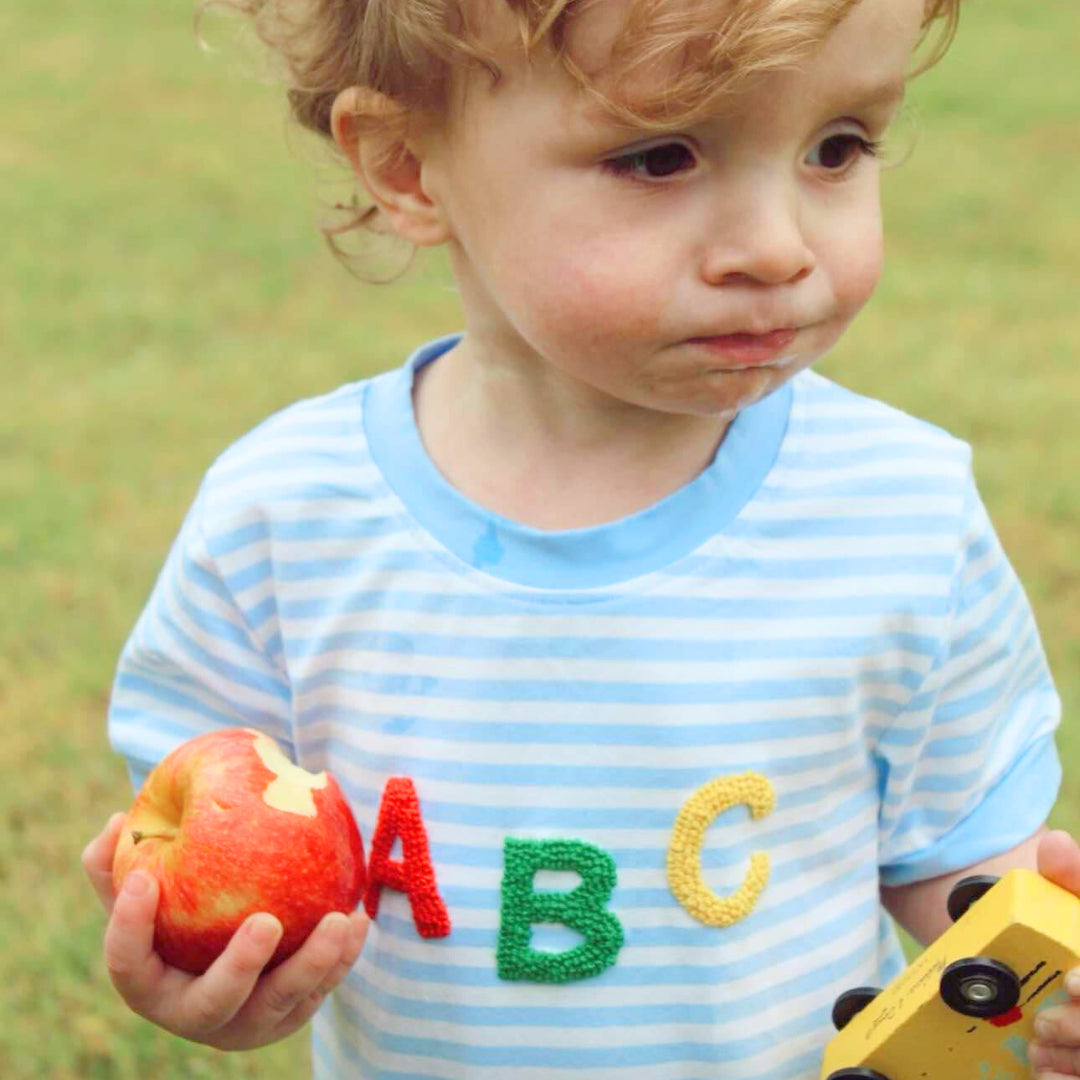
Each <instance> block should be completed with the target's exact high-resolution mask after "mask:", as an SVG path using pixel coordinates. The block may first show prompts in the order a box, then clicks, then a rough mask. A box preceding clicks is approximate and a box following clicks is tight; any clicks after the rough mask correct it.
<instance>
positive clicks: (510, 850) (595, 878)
mask: <svg viewBox="0 0 1080 1080" xmlns="http://www.w3.org/2000/svg"><path fill="white" fill-rule="evenodd" d="M503 859H504V868H503V884H502V913H501V918H500V925H499V947H498V954H497V961H498V970H499V978H500V979H508V980H529V981H531V982H542V983H564V982H574V981H576V980H577V979H587V978H589V977H590V976H592V975H599V974H600V972H602V971H604V970H606V969H607V968H609V967H611V965H612V964H614V963H615V957H616V956H617V955H618V952H619V949H621V948H622V944H623V928H622V923H620V922H619V920H618V919H617V918H616V917H615V916H614V915H613V914H612V913H611V912H610V911H605V910H604V905H605V904H606V903H607V902H608V900H609V899H610V898H611V894H612V892H613V891H614V889H615V860H614V859H613V858H612V857H611V856H610V855H609V854H608V853H607V852H606V851H604V850H603V849H601V848H598V847H594V846H593V845H592V844H586V843H585V842H584V841H583V840H516V839H514V838H513V837H507V838H506V841H505V844H504V846H503ZM540 870H571V871H573V872H574V873H576V874H578V875H580V877H581V884H580V885H579V886H578V887H577V888H576V889H573V890H572V891H571V892H568V893H562V892H560V893H556V892H536V891H535V890H534V889H533V879H534V878H535V877H536V874H537V873H538V871H540ZM534 923H561V924H562V925H564V926H568V927H570V929H572V930H576V931H577V932H578V933H579V934H581V935H582V936H583V937H584V938H585V941H584V942H583V943H582V944H581V945H578V946H576V947H575V948H573V949H569V950H568V951H566V952H560V953H547V952H540V951H539V950H537V949H533V948H531V946H530V941H531V939H532V926H533V924H534Z"/></svg>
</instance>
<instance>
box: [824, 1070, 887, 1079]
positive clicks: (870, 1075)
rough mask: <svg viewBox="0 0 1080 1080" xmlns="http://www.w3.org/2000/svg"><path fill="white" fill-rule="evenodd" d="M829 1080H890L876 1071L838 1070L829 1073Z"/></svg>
mask: <svg viewBox="0 0 1080 1080" xmlns="http://www.w3.org/2000/svg"><path fill="white" fill-rule="evenodd" d="M827 1080H889V1078H888V1077H887V1076H882V1074H881V1073H879V1072H876V1071H875V1070H874V1069H837V1071H836V1072H832V1073H829V1075H828V1077H827Z"/></svg>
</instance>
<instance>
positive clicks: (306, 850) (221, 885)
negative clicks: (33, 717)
mask: <svg viewBox="0 0 1080 1080" xmlns="http://www.w3.org/2000/svg"><path fill="white" fill-rule="evenodd" d="M135 869H141V870H145V871H148V872H149V873H151V874H153V875H154V877H156V878H157V880H158V882H159V884H160V886H161V889H160V902H159V904H158V909H157V922H156V925H155V933H154V947H155V949H156V950H157V951H158V953H160V955H161V957H162V958H163V959H164V960H165V961H166V963H169V964H172V965H173V966H174V967H178V968H183V969H184V970H185V971H191V972H194V973H196V974H201V973H202V972H204V971H205V970H206V969H207V968H208V967H209V966H210V964H211V963H212V962H213V960H214V959H215V957H217V956H218V955H220V953H221V952H222V951H223V950H224V948H225V946H226V945H227V944H228V941H229V938H230V937H232V935H233V933H234V932H235V930H236V929H237V928H238V927H239V926H240V924H241V923H242V922H243V921H244V920H245V919H246V918H247V917H248V916H249V915H251V914H253V913H254V912H256V911H269V912H270V913H271V914H273V915H276V916H277V917H278V919H280V920H281V924H282V926H283V927H284V928H285V933H284V934H283V936H282V938H281V941H280V943H279V944H278V947H277V950H276V951H275V952H274V955H273V957H272V958H271V961H270V966H273V965H275V964H278V963H280V962H281V961H282V960H284V959H285V957H287V956H289V955H290V954H291V953H293V952H295V951H296V950H297V949H298V948H299V947H300V945H301V944H302V943H303V941H304V939H305V938H306V937H307V936H308V934H309V933H311V931H312V930H313V929H314V928H315V926H316V925H317V924H318V922H319V920H320V919H321V918H322V917H323V916H324V915H326V914H327V913H328V912H331V911H343V912H346V913H349V912H351V911H353V910H354V909H355V908H356V906H357V904H358V903H359V902H360V894H361V891H362V890H363V886H364V877H365V873H364V850H363V844H362V842H361V839H360V832H359V830H358V829H357V827H356V821H355V820H354V819H353V816H352V812H351V811H350V810H349V805H348V803H347V802H346V801H345V797H344V795H342V793H341V788H340V787H338V784H337V781H336V780H334V778H333V777H332V776H331V775H330V774H329V773H326V772H321V773H311V772H308V771H306V770H305V769H301V768H300V767H299V766H298V765H294V764H293V763H292V762H291V761H289V759H288V758H287V757H286V756H285V755H284V754H283V753H282V751H281V749H280V748H279V747H278V744H277V743H276V742H274V740H273V739H271V738H270V737H269V736H268V735H264V734H262V733H261V732H258V731H254V730H252V729H250V728H229V729H227V730H225V731H214V732H210V733H209V734H206V735H200V736H198V737H197V738H194V739H190V740H189V741H188V742H186V743H183V744H182V745H181V746H178V747H177V748H176V749H175V750H173V752H172V753H171V754H169V755H168V756H167V757H165V758H164V759H162V761H161V762H160V763H159V764H158V766H157V767H156V768H155V769H154V770H153V772H151V773H150V775H149V776H148V777H147V778H146V783H145V784H143V786H142V789H141V790H140V791H139V794H138V795H137V796H136V798H135V802H134V803H133V804H132V807H131V809H130V810H129V811H128V815H127V819H126V820H125V822H124V827H123V830H122V832H121V834H120V841H119V843H118V844H117V847H116V855H115V857H114V859H113V883H114V885H115V886H116V888H117V889H119V887H120V884H121V882H122V881H123V879H124V878H125V876H126V875H127V874H129V873H130V872H131V871H132V870H135Z"/></svg>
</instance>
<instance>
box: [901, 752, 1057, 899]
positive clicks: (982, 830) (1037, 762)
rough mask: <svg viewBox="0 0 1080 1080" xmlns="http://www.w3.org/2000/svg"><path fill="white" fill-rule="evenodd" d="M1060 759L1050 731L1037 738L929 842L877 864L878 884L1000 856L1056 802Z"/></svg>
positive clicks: (1040, 821) (1038, 823) (937, 873)
mask: <svg viewBox="0 0 1080 1080" xmlns="http://www.w3.org/2000/svg"><path fill="white" fill-rule="evenodd" d="M1060 786H1061V761H1060V760H1059V758H1058V754H1057V747H1056V746H1055V745H1054V738H1053V736H1052V735H1047V736H1046V737H1044V738H1042V739H1040V740H1039V741H1038V742H1036V743H1034V744H1033V745H1032V746H1030V747H1028V749H1027V750H1026V751H1025V752H1024V754H1023V756H1022V757H1021V758H1020V760H1019V761H1017V763H1016V764H1015V765H1014V766H1013V768H1012V769H1011V770H1010V771H1009V773H1008V775H1006V776H1004V777H1003V778H1002V779H1001V780H1000V781H999V782H998V783H997V784H996V785H995V786H994V787H992V788H991V789H990V791H989V792H988V793H987V795H986V797H985V798H984V799H983V801H982V802H981V803H979V805H978V806H977V807H975V809H974V810H972V812H971V813H970V814H968V816H967V817H965V818H964V819H963V820H962V821H961V822H960V823H959V824H958V825H956V826H955V827H954V828H952V829H950V830H949V832H947V833H946V834H945V835H944V836H942V837H940V838H939V839H938V840H937V841H936V842H935V843H934V844H932V845H931V846H930V847H928V848H924V849H923V850H922V851H917V852H913V853H912V854H911V855H907V856H905V857H904V858H903V859H901V860H899V861H898V862H893V863H890V864H889V865H887V866H882V867H880V868H879V874H880V878H881V883H882V884H883V885H908V884H910V883H911V882H913V881H924V880H926V879H927V878H932V877H940V876H941V875H942V874H950V873H953V872H954V871H956V870H962V869H963V868H964V867H966V866H973V865H974V864H975V863H978V862H982V860H983V859H989V858H990V857H991V856H994V855H1000V854H1001V853H1002V852H1004V851H1008V850H1009V849H1010V848H1014V847H1016V845H1017V844H1020V843H1023V841H1025V840H1026V839H1027V838H1028V837H1029V836H1032V835H1033V834H1034V833H1035V832H1036V831H1037V830H1038V829H1039V827H1040V826H1041V825H1043V824H1044V823H1045V821H1046V819H1047V817H1048V816H1049V814H1050V811H1051V810H1052V809H1053V806H1054V803H1055V802H1056V801H1057V795H1058V789H1059V787H1060Z"/></svg>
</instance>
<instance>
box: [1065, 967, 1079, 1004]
mask: <svg viewBox="0 0 1080 1080" xmlns="http://www.w3.org/2000/svg"><path fill="white" fill-rule="evenodd" d="M1065 989H1066V991H1067V992H1068V994H1069V997H1080V968H1073V969H1072V971H1070V972H1069V974H1068V975H1066V976H1065Z"/></svg>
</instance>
